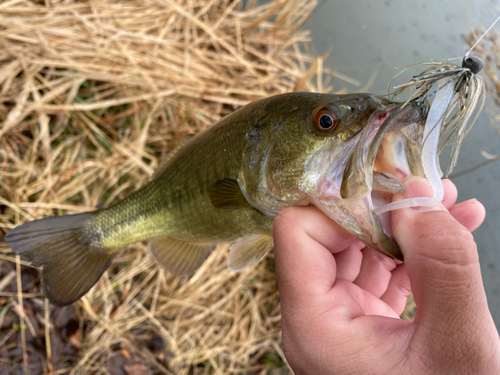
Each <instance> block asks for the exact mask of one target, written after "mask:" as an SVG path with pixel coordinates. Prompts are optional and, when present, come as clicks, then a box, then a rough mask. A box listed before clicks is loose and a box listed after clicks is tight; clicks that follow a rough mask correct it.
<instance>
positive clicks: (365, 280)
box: [354, 247, 396, 297]
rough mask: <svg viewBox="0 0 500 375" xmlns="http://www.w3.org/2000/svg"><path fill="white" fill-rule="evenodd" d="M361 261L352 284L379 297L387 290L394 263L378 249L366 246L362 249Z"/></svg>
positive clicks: (394, 266)
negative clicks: (357, 273)
mask: <svg viewBox="0 0 500 375" xmlns="http://www.w3.org/2000/svg"><path fill="white" fill-rule="evenodd" d="M362 253H363V261H362V263H361V269H360V271H359V275H358V277H357V278H356V280H354V284H356V285H358V286H359V287H360V288H362V289H364V290H366V291H367V292H370V293H371V294H373V295H374V296H375V297H381V296H382V295H383V294H384V293H385V292H386V290H387V286H388V285H389V281H390V280H391V277H392V271H393V270H394V269H395V268H396V263H395V262H394V260H392V259H390V258H389V257H387V256H385V255H382V254H380V253H379V252H378V251H375V250H373V249H370V248H369V247H366V248H364V249H363V250H362Z"/></svg>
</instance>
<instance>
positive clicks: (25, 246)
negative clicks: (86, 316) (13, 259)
mask: <svg viewBox="0 0 500 375" xmlns="http://www.w3.org/2000/svg"><path fill="white" fill-rule="evenodd" d="M91 216H92V213H91V212H86V213H83V214H78V215H68V216H58V217H51V218H46V219H41V220H35V221H31V222H29V223H26V224H23V225H21V226H19V227H17V228H14V229H12V230H11V231H9V232H8V233H7V235H6V236H5V240H6V241H7V243H8V244H9V246H10V247H11V249H12V250H14V252H15V253H16V254H18V255H21V256H22V257H23V258H24V259H27V260H29V261H31V262H32V264H33V265H35V266H41V267H43V270H42V281H43V285H44V289H45V294H46V295H47V297H48V299H49V300H50V302H52V303H53V304H55V305H58V306H64V305H68V304H70V303H73V302H75V301H76V300H78V299H79V298H80V297H82V296H83V295H84V294H85V293H87V291H88V290H89V289H90V288H91V287H92V286H93V285H94V284H95V283H96V282H97V280H99V278H100V277H101V275H102V274H103V273H104V271H105V270H106V268H108V266H109V264H110V263H111V260H112V258H113V255H112V254H110V253H109V252H107V251H106V249H102V248H96V247H95V246H91V245H90V244H89V238H88V237H89V236H88V235H85V233H84V228H85V224H86V223H87V222H88V220H89V219H90V218H91Z"/></svg>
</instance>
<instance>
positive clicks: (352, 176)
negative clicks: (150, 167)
mask: <svg viewBox="0 0 500 375" xmlns="http://www.w3.org/2000/svg"><path fill="white" fill-rule="evenodd" d="M428 112H429V108H428V106H427V105H426V104H423V103H421V102H416V101H415V102H411V103H405V104H404V106H403V103H399V102H395V101H391V100H388V99H387V97H385V96H377V95H373V94H351V95H334V94H316V93H288V94H282V95H277V96H273V97H270V98H266V99H262V100H258V101H255V102H253V103H250V104H248V105H246V106H244V107H242V108H240V109H238V110H236V111H235V112H233V113H232V114H230V115H228V116H226V117H225V118H223V119H222V120H221V121H220V122H218V123H217V124H215V125H213V126H212V127H210V128H209V129H208V130H206V131H205V132H203V133H201V134H198V135H196V136H193V135H188V136H186V137H185V138H183V139H182V140H181V142H180V144H179V145H178V146H177V148H175V149H174V150H173V151H172V152H171V153H170V154H169V155H168V158H167V159H166V160H164V161H163V163H162V164H161V165H160V166H159V168H158V170H157V172H156V174H155V176H154V178H153V179H152V181H151V182H149V183H148V184H147V185H146V186H144V187H142V188H141V189H139V190H138V191H136V192H135V193H133V194H132V195H131V196H129V197H128V198H126V199H124V200H123V201H121V202H119V203H117V204H116V205H114V206H112V207H109V208H106V209H100V210H97V211H93V212H86V213H82V214H76V215H67V216H59V217H51V218H45V219H41V220H35V221H32V222H28V223H25V224H23V225H21V226H19V227H17V228H15V229H13V230H11V231H10V232H8V233H7V235H6V236H5V239H6V241H7V242H8V244H9V245H10V247H11V248H12V249H13V251H14V252H15V253H16V254H19V255H21V256H22V257H23V258H24V259H27V260H29V261H31V262H32V264H33V265H35V266H41V267H43V270H42V280H43V285H44V289H45V294H46V295H47V297H48V298H49V300H50V301H51V302H52V303H53V304H55V305H67V304H70V303H72V302H74V301H76V300H78V299H79V298H80V297H82V296H83V295H84V294H85V293H86V292H87V291H88V290H89V289H90V288H91V287H92V286H93V285H94V284H95V283H96V282H97V281H98V279H99V278H100V277H101V275H102V274H103V272H104V271H105V270H106V268H107V267H108V266H109V265H110V263H111V260H112V259H113V257H114V256H115V254H116V253H117V252H118V250H120V249H121V248H123V247H124V246H126V245H128V244H131V243H134V242H138V241H143V240H151V241H150V249H151V252H152V254H153V255H154V256H155V258H156V259H157V261H158V262H159V263H160V264H161V265H162V266H163V267H164V268H165V269H166V270H168V271H169V272H171V273H173V274H175V275H189V274H191V273H193V272H194V271H195V270H196V269H197V268H199V267H200V265H201V264H202V263H203V262H204V260H205V259H206V258H207V256H208V255H209V254H210V252H211V251H212V250H213V249H214V246H215V244H217V243H221V242H225V243H228V242H230V243H233V244H232V246H231V248H230V256H229V259H228V268H230V269H232V270H235V271H238V270H241V269H242V268H244V267H246V266H248V265H249V264H252V263H255V262H257V261H258V260H259V259H260V258H261V257H262V256H263V255H264V254H265V253H266V252H267V251H268V250H269V249H270V248H272V246H273V237H272V224H273V218H274V217H275V215H276V214H277V213H278V212H279V211H280V210H281V209H283V208H285V207H289V206H303V205H309V204H313V205H316V206H317V207H318V208H319V209H321V210H322V211H323V212H325V213H326V214H327V215H328V216H329V217H331V218H332V219H333V220H335V221H336V222H337V223H338V224H340V225H341V226H342V227H344V228H345V229H346V230H348V231H349V232H350V233H352V234H353V235H354V236H356V237H357V238H358V239H359V240H361V241H362V242H364V243H365V244H366V245H367V246H369V247H372V248H374V249H377V250H378V251H380V252H382V253H383V254H386V255H388V256H390V257H392V258H396V259H400V260H402V259H403V258H402V254H401V252H400V250H399V248H398V245H397V244H396V243H395V241H394V240H393V238H392V233H391V229H390V228H391V225H390V213H389V212H383V211H384V210H383V207H384V206H386V205H387V204H390V202H391V197H392V195H393V194H400V193H403V192H404V191H405V188H404V186H403V183H402V181H403V180H404V179H405V178H407V177H408V176H415V175H416V176H425V173H424V168H423V165H422V160H421V159H422V155H421V152H422V146H423V142H424V128H425V126H424V124H425V120H426V117H427V115H428ZM434 163H436V162H435V161H434ZM377 212H379V213H377Z"/></svg>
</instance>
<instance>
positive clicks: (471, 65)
mask: <svg viewBox="0 0 500 375" xmlns="http://www.w3.org/2000/svg"><path fill="white" fill-rule="evenodd" d="M483 66H484V61H483V60H482V59H481V58H479V57H477V56H465V57H464V59H463V60H462V68H467V69H469V70H470V71H471V72H472V73H473V74H477V73H479V72H480V71H481V69H483Z"/></svg>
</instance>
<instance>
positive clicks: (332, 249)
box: [274, 206, 358, 300]
mask: <svg viewBox="0 0 500 375" xmlns="http://www.w3.org/2000/svg"><path fill="white" fill-rule="evenodd" d="M357 243H358V240H356V239H355V238H354V237H353V236H352V235H351V234H349V233H348V232H347V231H345V230H344V229H342V228H341V227H340V226H339V225H338V224H336V223H335V222H334V221H333V220H332V219H330V218H329V217H328V216H326V215H325V214H324V213H322V212H321V211H320V210H319V209H317V208H316V207H314V206H306V207H290V208H286V209H284V210H282V211H280V212H279V213H278V215H277V216H276V218H275V219H274V253H275V265H276V274H277V275H278V283H279V289H280V295H282V297H283V298H282V300H283V299H286V298H293V299H295V300H296V299H297V298H301V296H306V298H314V297H318V296H323V295H325V294H326V293H328V291H329V290H330V289H331V288H332V286H333V284H334V283H335V278H336V275H337V272H336V271H337V270H336V263H335V258H334V257H333V254H334V253H337V252H340V251H343V250H345V249H347V248H348V247H349V246H351V245H354V244H357Z"/></svg>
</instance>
